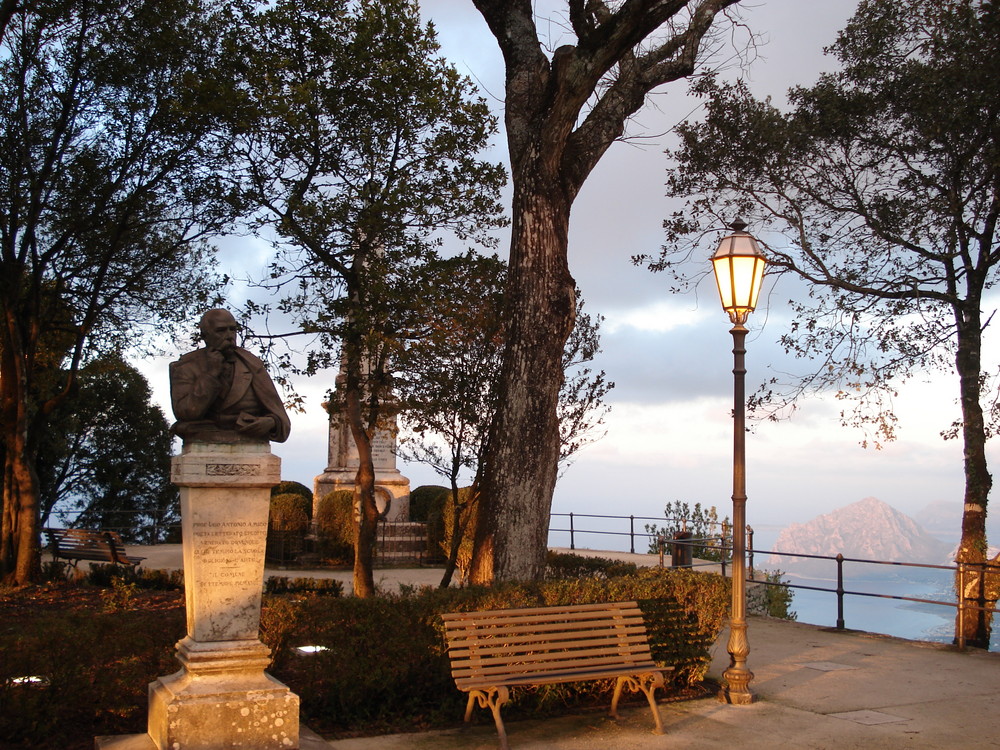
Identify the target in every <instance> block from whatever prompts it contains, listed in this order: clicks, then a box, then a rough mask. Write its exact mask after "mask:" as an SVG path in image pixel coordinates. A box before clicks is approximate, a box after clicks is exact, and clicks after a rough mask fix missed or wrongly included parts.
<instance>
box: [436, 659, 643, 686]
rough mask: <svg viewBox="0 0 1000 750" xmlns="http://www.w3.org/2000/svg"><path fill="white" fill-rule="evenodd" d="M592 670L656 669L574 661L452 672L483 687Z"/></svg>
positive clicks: (637, 664) (604, 661)
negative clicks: (547, 674)
mask: <svg viewBox="0 0 1000 750" xmlns="http://www.w3.org/2000/svg"><path fill="white" fill-rule="evenodd" d="M594 669H610V670H612V671H616V672H618V673H619V674H631V673H634V672H644V671H649V670H650V669H656V664H655V663H654V662H653V661H637V662H634V663H629V664H623V663H622V662H621V661H617V660H614V659H574V660H571V661H564V662H557V663H547V664H546V663H543V664H524V665H520V666H519V667H511V668H502V667H497V668H494V669H476V670H471V671H467V672H462V671H456V672H453V677H454V678H455V680H460V679H463V680H475V681H478V682H481V683H482V684H484V685H507V684H510V682H509V680H512V679H517V678H519V677H521V676H522V675H526V674H532V675H540V674H545V673H546V672H552V673H555V674H558V673H563V672H581V671H582V672H589V671H592V670H594Z"/></svg>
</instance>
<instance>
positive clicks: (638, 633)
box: [442, 602, 671, 750]
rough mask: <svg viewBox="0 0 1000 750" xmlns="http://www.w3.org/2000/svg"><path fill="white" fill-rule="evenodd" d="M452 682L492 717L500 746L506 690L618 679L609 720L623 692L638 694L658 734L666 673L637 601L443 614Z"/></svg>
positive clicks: (503, 740)
mask: <svg viewBox="0 0 1000 750" xmlns="http://www.w3.org/2000/svg"><path fill="white" fill-rule="evenodd" d="M442 618H443V620H444V625H445V633H446V636H447V639H448V653H449V656H450V657H451V673H452V676H453V677H454V678H455V684H456V685H457V686H458V688H459V689H460V690H462V691H465V692H467V693H468V694H469V701H468V703H467V704H466V709H465V720H466V721H469V720H470V719H471V718H472V709H473V706H474V702H475V701H478V702H479V705H480V707H482V708H487V707H488V708H489V709H490V710H491V711H492V712H493V719H494V721H495V722H496V727H497V734H498V735H499V738H500V747H501V748H502V750H507V733H506V730H505V729H504V725H503V720H502V719H501V717H500V708H501V707H502V706H503V704H504V703H506V702H507V700H508V699H509V697H510V692H509V688H511V687H517V686H527V685H546V684H555V683H563V682H579V681H582V680H600V679H607V678H617V684H616V685H615V692H614V697H613V698H612V700H611V715H612V716H613V717H614V718H616V719H617V718H618V699H619V698H620V697H621V693H622V688H623V687H628V688H629V690H631V691H633V692H635V691H637V690H642V691H643V693H645V695H646V700H647V701H649V706H650V708H651V709H652V711H653V720H654V721H655V723H656V733H657V734H662V733H663V724H662V722H661V721H660V712H659V710H658V709H657V706H656V688H658V687H662V686H663V671H664V670H665V669H671V668H670V667H668V668H663V667H659V666H657V664H656V663H655V662H654V661H653V659H652V656H651V655H650V652H649V642H648V639H647V636H646V625H645V622H644V621H643V618H642V612H641V611H640V609H639V605H638V604H636V602H612V603H606V604H576V605H569V606H561V607H535V608H529V609H501V610H494V611H483V612H453V613H449V614H445V615H442Z"/></svg>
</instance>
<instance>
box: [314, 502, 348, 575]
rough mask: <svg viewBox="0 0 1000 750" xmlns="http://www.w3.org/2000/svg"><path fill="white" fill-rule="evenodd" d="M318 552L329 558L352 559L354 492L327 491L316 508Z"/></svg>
mask: <svg viewBox="0 0 1000 750" xmlns="http://www.w3.org/2000/svg"><path fill="white" fill-rule="evenodd" d="M314 520H315V522H316V534H317V543H318V550H317V551H318V552H319V553H320V555H322V556H323V557H324V558H325V559H327V560H342V561H347V560H350V559H351V558H352V557H353V555H354V526H355V521H354V493H353V492H352V491H351V490H334V491H333V492H328V493H326V494H325V495H324V496H323V497H322V498H321V499H320V501H319V507H318V508H316V518H315V519H314Z"/></svg>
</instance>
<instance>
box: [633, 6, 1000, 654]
mask: <svg viewBox="0 0 1000 750" xmlns="http://www.w3.org/2000/svg"><path fill="white" fill-rule="evenodd" d="M998 46H1000V15H998V11H997V6H996V5H995V4H994V3H992V2H981V1H980V0H949V1H948V2H932V1H931V0H864V1H863V2H861V3H860V4H859V6H858V10H857V13H856V15H855V16H854V17H853V18H852V19H851V21H850V22H849V23H848V25H847V27H846V28H845V29H844V30H843V31H841V32H840V34H839V36H838V38H837V41H836V43H835V44H834V45H833V46H832V47H831V48H830V50H829V51H830V52H831V53H832V54H833V55H834V56H835V57H836V59H837V61H838V62H839V63H840V67H839V69H838V70H837V72H833V73H828V74H825V75H823V76H822V77H821V78H820V79H819V81H818V82H817V83H816V84H815V85H813V86H809V87H801V88H796V89H793V90H791V91H790V92H789V103H788V106H787V107H785V108H779V107H778V106H776V105H775V104H774V103H772V102H770V101H766V100H765V101H759V100H757V99H755V98H754V97H753V96H752V95H751V94H750V92H749V91H748V89H747V87H746V86H745V85H743V84H742V83H732V84H723V83H719V82H717V81H713V80H708V81H704V82H701V83H700V84H699V85H698V86H697V87H696V89H695V90H696V91H697V93H699V94H701V95H703V96H704V97H706V115H705V118H704V120H703V121H701V122H694V123H690V124H687V125H685V126H683V127H682V128H681V130H680V135H681V138H682V145H681V146H680V148H679V149H678V150H677V151H676V152H674V153H673V154H672V156H673V157H674V159H675V160H676V162H677V165H678V168H677V171H676V172H675V173H674V174H673V175H672V176H671V178H670V180H669V183H668V193H669V194H670V195H672V196H685V197H687V196H692V195H695V196H698V197H696V198H694V199H691V200H689V201H688V204H687V206H686V208H685V210H684V211H682V212H679V213H677V214H675V215H674V216H673V217H672V218H671V219H669V220H668V221H667V222H666V227H667V230H668V243H667V247H666V250H665V253H664V255H663V256H662V257H661V258H660V259H659V261H658V262H655V263H654V264H653V266H654V268H657V269H669V270H671V271H673V272H674V273H676V274H677V276H678V278H679V279H681V280H682V281H687V280H689V276H688V269H689V266H687V265H686V264H685V259H686V257H687V256H688V254H689V252H690V248H691V244H690V238H691V237H696V236H698V235H699V234H700V233H702V232H705V231H708V230H711V229H713V228H716V227H718V226H720V225H721V224H722V223H723V217H726V218H727V219H732V218H733V217H734V216H735V215H737V214H740V215H744V217H745V218H749V219H750V220H751V223H752V226H753V229H754V230H755V232H756V234H757V235H758V237H759V238H760V239H762V240H764V241H765V243H766V244H767V246H768V259H769V261H770V262H771V267H772V269H776V270H777V272H778V273H783V274H790V275H793V276H794V277H796V278H798V279H802V280H804V281H805V282H807V284H808V287H807V288H808V295H807V296H797V297H796V299H794V300H793V301H792V302H791V308H792V311H793V312H794V314H795V316H794V319H793V321H792V323H791V328H790V330H789V331H788V332H787V333H786V334H785V335H783V336H782V339H781V340H782V343H783V344H784V346H785V348H786V349H787V350H788V351H790V352H793V353H794V354H796V355H797V356H800V357H805V358H809V359H810V360H812V362H813V363H814V366H813V367H810V371H809V372H808V373H807V374H806V375H805V376H804V377H802V378H799V379H797V380H794V381H792V382H786V383H779V382H772V383H771V384H769V385H768V386H767V390H766V391H765V392H764V393H763V394H760V396H761V398H760V399H759V400H758V404H763V405H767V404H768V403H770V404H772V405H773V404H775V403H782V402H785V403H787V402H789V401H793V400H794V398H795V397H796V396H797V395H798V394H801V393H803V392H809V391H815V390H821V391H829V390H832V391H834V392H835V393H836V394H837V395H838V397H840V398H843V399H845V400H853V401H854V402H855V405H856V408H855V409H854V410H846V411H845V413H844V417H845V421H849V422H854V423H856V424H869V425H874V426H875V434H876V438H877V440H885V439H892V438H893V437H894V432H895V428H896V418H895V415H894V414H893V413H892V403H891V397H892V395H893V393H894V392H895V389H897V388H899V387H900V384H901V383H903V382H905V380H906V379H907V378H908V377H911V376H912V375H914V374H915V373H917V372H920V371H926V370H928V369H939V370H945V371H950V372H953V373H955V374H956V375H957V380H958V388H957V394H958V400H959V404H960V408H961V418H960V419H959V420H957V421H956V423H955V424H954V425H952V426H950V427H948V426H944V427H943V434H944V435H945V436H946V437H959V436H960V437H961V439H962V441H963V444H964V462H965V464H964V465H965V493H964V505H963V507H964V517H963V524H962V541H961V546H960V550H959V554H958V559H959V561H962V562H966V563H977V562H982V561H983V560H984V559H985V553H986V537H985V517H986V507H987V501H988V498H989V493H990V489H991V486H992V478H991V476H990V473H989V470H988V466H987V460H986V452H985V444H986V440H987V439H988V438H989V437H990V436H991V435H992V434H993V433H994V432H995V429H996V425H995V419H994V420H992V421H990V420H988V419H987V417H986V415H985V414H984V401H986V403H987V410H988V409H989V402H990V400H994V402H995V397H996V392H995V390H994V387H993V386H990V385H989V384H988V382H989V378H988V376H989V368H988V367H984V364H983V362H982V338H983V332H984V330H985V329H986V327H987V326H988V325H989V323H990V320H991V318H992V312H991V311H990V307H991V305H993V304H994V302H993V301H992V300H991V297H990V296H989V292H990V290H991V289H992V288H993V286H994V284H995V283H996V279H997V269H998V262H1000V241H998V235H997V221H998V219H1000V61H998V56H997V52H998ZM991 391H992V393H991ZM994 414H995V407H994ZM974 619H976V618H968V620H970V621H972V620H974ZM978 619H979V622H978V623H976V622H972V623H971V625H970V627H971V628H972V630H973V631H976V632H971V631H970V632H969V640H970V642H980V643H982V642H983V638H984V637H985V638H986V641H985V642H988V640H989V638H988V633H987V630H986V628H987V624H986V622H985V621H984V619H983V618H978Z"/></svg>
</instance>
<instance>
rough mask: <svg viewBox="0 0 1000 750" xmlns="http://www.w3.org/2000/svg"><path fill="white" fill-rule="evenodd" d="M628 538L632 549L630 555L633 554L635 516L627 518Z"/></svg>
mask: <svg viewBox="0 0 1000 750" xmlns="http://www.w3.org/2000/svg"><path fill="white" fill-rule="evenodd" d="M628 538H629V542H630V543H631V545H632V547H631V549H632V554H633V555H634V554H635V516H629V517H628Z"/></svg>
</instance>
